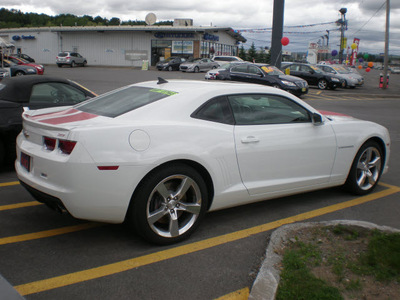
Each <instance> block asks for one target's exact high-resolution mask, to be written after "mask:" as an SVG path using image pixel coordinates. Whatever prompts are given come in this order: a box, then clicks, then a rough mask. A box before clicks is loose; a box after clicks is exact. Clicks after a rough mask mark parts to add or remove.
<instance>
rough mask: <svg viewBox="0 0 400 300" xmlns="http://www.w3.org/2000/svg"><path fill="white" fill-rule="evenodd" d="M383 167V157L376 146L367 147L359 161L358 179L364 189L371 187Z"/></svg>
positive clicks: (359, 184)
mask: <svg viewBox="0 0 400 300" xmlns="http://www.w3.org/2000/svg"><path fill="white" fill-rule="evenodd" d="M381 169H382V157H381V154H380V152H379V150H378V149H377V148H376V147H373V146H370V147H368V148H366V149H365V150H364V151H363V152H362V153H361V155H360V158H359V159H358V162H357V170H356V181H357V185H358V187H359V188H360V189H362V190H365V191H366V190H369V189H371V188H372V187H373V186H374V185H375V184H376V182H377V181H378V179H379V175H380V173H381Z"/></svg>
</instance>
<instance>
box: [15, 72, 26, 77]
mask: <svg viewBox="0 0 400 300" xmlns="http://www.w3.org/2000/svg"><path fill="white" fill-rule="evenodd" d="M23 75H25V73H24V72H22V71H17V72H15V76H23Z"/></svg>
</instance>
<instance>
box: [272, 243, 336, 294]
mask: <svg viewBox="0 0 400 300" xmlns="http://www.w3.org/2000/svg"><path fill="white" fill-rule="evenodd" d="M320 260H321V253H320V252H319V251H318V248H317V247H316V246H314V245H311V244H304V243H302V242H298V243H297V244H296V249H291V250H288V251H286V253H285V254H284V257H283V271H282V273H281V281H280V285H279V288H278V291H277V296H276V299H277V300H291V299H293V300H294V299H296V300H301V299H307V300H314V299H315V300H331V299H332V300H333V299H343V297H341V295H340V292H339V290H338V289H337V288H335V287H332V286H330V285H328V284H327V283H326V282H325V281H323V280H321V279H319V278H316V277H315V276H314V275H313V274H312V273H311V272H310V269H309V267H308V264H312V265H317V264H319V263H320Z"/></svg>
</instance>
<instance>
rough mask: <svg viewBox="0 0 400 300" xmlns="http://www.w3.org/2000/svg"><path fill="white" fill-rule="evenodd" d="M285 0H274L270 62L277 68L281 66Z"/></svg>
mask: <svg viewBox="0 0 400 300" xmlns="http://www.w3.org/2000/svg"><path fill="white" fill-rule="evenodd" d="M284 8H285V0H274V10H273V12H274V15H273V20H272V37H271V64H272V65H274V66H275V67H277V68H280V67H281V62H282V43H281V39H282V36H283V12H284Z"/></svg>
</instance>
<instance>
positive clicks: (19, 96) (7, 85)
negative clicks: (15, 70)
mask: <svg viewBox="0 0 400 300" xmlns="http://www.w3.org/2000/svg"><path fill="white" fill-rule="evenodd" d="M42 82H62V83H69V82H70V81H69V80H68V79H65V78H59V77H53V76H34V75H33V76H18V77H11V78H4V79H3V80H2V81H1V82H0V100H7V101H13V102H25V101H28V100H27V99H29V97H30V94H31V86H32V85H34V84H37V83H42ZM22 86H24V88H21V87H22Z"/></svg>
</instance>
